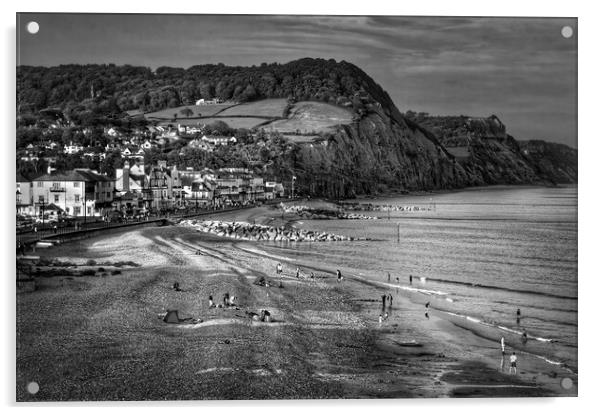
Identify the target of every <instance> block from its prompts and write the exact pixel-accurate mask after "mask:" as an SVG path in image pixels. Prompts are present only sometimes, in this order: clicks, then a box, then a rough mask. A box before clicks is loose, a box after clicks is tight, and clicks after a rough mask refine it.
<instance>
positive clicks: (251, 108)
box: [220, 98, 286, 117]
mask: <svg viewBox="0 0 602 415" xmlns="http://www.w3.org/2000/svg"><path fill="white" fill-rule="evenodd" d="M284 108H286V99H284V98H274V99H262V100H261V101H255V102H249V103H246V104H240V105H235V106H233V107H231V108H228V109H227V110H225V111H224V112H222V113H221V114H220V115H223V116H241V115H242V116H255V117H282V113H283V112H284Z"/></svg>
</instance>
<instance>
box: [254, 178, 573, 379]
mask: <svg viewBox="0 0 602 415" xmlns="http://www.w3.org/2000/svg"><path fill="white" fill-rule="evenodd" d="M353 202H360V203H372V204H374V205H391V206H403V207H417V208H420V210H411V211H391V212H375V211H372V212H360V213H364V214H366V215H370V216H378V217H379V219H377V220H371V219H367V220H301V221H300V222H298V223H297V225H296V226H298V227H300V228H305V229H310V230H321V231H326V232H331V233H335V234H339V235H346V236H352V237H355V238H360V240H354V241H347V242H326V243H324V242H321V243H294V244H290V243H286V244H283V243H268V244H266V245H264V248H266V250H268V251H271V252H273V253H275V254H278V255H282V256H286V257H287V258H292V259H295V258H297V257H298V258H299V259H301V258H307V257H308V255H309V256H311V258H313V261H315V263H316V264H320V267H322V268H332V269H337V268H338V269H341V270H342V271H343V273H344V274H345V273H350V274H352V275H353V276H356V277H358V278H365V279H370V280H374V281H378V282H381V283H387V284H389V283H390V284H391V285H390V286H391V287H397V289H402V290H406V292H408V293H410V294H419V295H413V296H411V298H414V299H416V298H418V299H419V300H417V301H427V302H429V303H430V307H431V308H432V309H434V310H437V311H439V312H440V313H441V314H443V315H448V316H450V317H453V318H456V319H458V318H460V319H465V320H466V321H467V322H470V323H471V324H473V325H476V326H477V327H481V328H484V329H486V330H480V331H479V330H477V332H480V333H486V335H487V336H489V337H490V338H491V339H492V340H494V339H496V338H497V339H499V338H500V337H502V336H506V338H507V339H509V340H510V339H512V341H514V342H515V343H518V342H519V341H520V342H521V343H522V344H521V345H520V347H521V348H522V350H524V351H525V352H528V353H532V354H533V355H534V356H536V357H538V358H541V359H544V360H545V361H546V362H548V363H549V364H550V365H556V366H562V367H564V368H567V369H568V370H570V371H572V372H575V373H576V372H577V301H578V299H577V291H578V290H577V287H578V281H577V259H578V253H577V187H576V186H569V187H524V186H510V187H508V186H506V187H497V186H495V187H487V188H477V189H470V190H462V191H456V192H446V193H429V194H423V195H404V196H399V197H384V198H376V199H358V200H354V201H353ZM389 275H390V281H389ZM410 275H412V283H411V284H410V281H409V276H410ZM398 279H399V280H398ZM518 309H520V319H519V320H517V310H518ZM524 332H526V333H527V341H526V342H523V340H522V334H523V333H524Z"/></svg>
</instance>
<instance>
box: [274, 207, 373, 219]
mask: <svg viewBox="0 0 602 415" xmlns="http://www.w3.org/2000/svg"><path fill="white" fill-rule="evenodd" d="M280 209H281V210H282V211H283V212H284V213H294V214H296V215H299V216H301V217H303V218H306V219H349V220H368V219H378V218H377V217H376V216H366V215H362V214H358V213H347V212H344V211H342V210H331V209H316V208H310V207H309V206H305V205H285V204H283V203H281V204H280Z"/></svg>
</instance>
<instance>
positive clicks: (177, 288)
mask: <svg viewBox="0 0 602 415" xmlns="http://www.w3.org/2000/svg"><path fill="white" fill-rule="evenodd" d="M172 288H173V289H174V290H176V291H182V290H181V289H180V283H179V282H177V281H176V282H174V283H173V286H172Z"/></svg>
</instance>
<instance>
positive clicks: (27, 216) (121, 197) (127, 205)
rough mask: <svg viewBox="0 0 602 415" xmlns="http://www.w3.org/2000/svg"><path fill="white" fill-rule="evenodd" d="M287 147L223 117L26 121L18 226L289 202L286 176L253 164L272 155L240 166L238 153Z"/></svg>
mask: <svg viewBox="0 0 602 415" xmlns="http://www.w3.org/2000/svg"><path fill="white" fill-rule="evenodd" d="M211 102H212V101H211ZM198 105H204V104H203V103H200V104H198ZM117 124H118V123H117ZM279 144H280V145H281V144H282V140H281V139H280V140H279V138H278V137H277V136H274V135H273V134H265V133H264V132H263V131H259V132H258V131H256V130H255V131H253V132H251V131H249V130H247V129H232V128H229V127H228V126H227V125H226V124H225V123H223V122H221V121H217V122H214V123H211V124H209V125H206V124H201V123H200V122H199V123H198V124H197V125H182V124H179V123H178V124H175V125H174V124H172V123H169V124H165V125H153V124H152V123H149V122H147V120H146V119H144V118H143V117H138V118H136V117H135V116H134V117H133V118H130V119H128V125H127V126H117V125H113V126H111V125H105V126H104V127H103V126H95V127H89V126H85V127H84V126H79V125H73V124H69V123H68V122H66V121H65V120H64V118H63V117H62V114H60V113H59V114H42V115H41V117H40V118H38V119H36V120H35V122H33V123H28V122H27V121H24V120H21V124H20V126H19V128H18V137H17V178H16V211H17V229H18V230H32V229H33V228H34V227H37V226H42V228H43V227H46V226H51V225H52V224H54V223H58V224H60V223H64V222H70V221H74V220H77V219H83V221H85V222H87V221H94V220H102V221H106V222H122V221H127V220H130V219H141V218H148V217H149V216H157V215H166V214H174V213H182V214H184V213H192V212H196V211H199V210H217V209H224V208H229V207H237V206H247V205H249V204H255V203H259V202H263V201H266V200H272V199H276V198H281V197H284V195H285V188H284V186H283V184H282V183H281V182H278V181H277V180H276V178H275V177H273V175H270V174H266V175H260V174H257V170H255V171H254V170H253V169H251V168H249V166H253V165H260V164H262V163H263V162H264V161H263V160H257V161H253V160H247V161H248V163H246V164H244V163H240V162H237V161H239V160H238V158H240V157H239V156H238V154H237V153H236V151H237V149H238V150H240V149H245V146H246V145H248V146H249V147H253V148H254V149H263V150H264V152H265V151H266V150H272V151H273V150H274V146H278V145H279ZM276 150H277V151H278V150H279V149H276ZM248 153H249V151H244V154H245V156H247V157H249V156H248ZM237 157H238V158H237ZM216 159H217V160H218V162H213V163H212V162H211V161H213V160H216ZM229 161H231V163H229ZM241 164H242V165H246V167H241ZM217 165H219V166H220V167H217ZM208 166H210V167H208ZM287 190H288V192H287V195H289V196H290V193H291V189H287ZM36 224H40V225H37V226H36Z"/></svg>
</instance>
